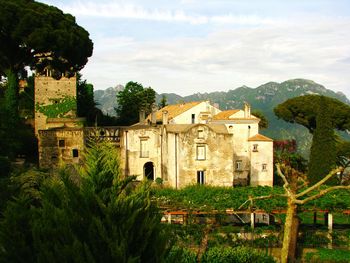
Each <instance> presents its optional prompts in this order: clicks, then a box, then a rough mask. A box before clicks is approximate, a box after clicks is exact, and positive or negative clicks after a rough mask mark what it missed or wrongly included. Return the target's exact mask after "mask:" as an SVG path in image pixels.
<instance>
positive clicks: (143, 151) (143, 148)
mask: <svg viewBox="0 0 350 263" xmlns="http://www.w3.org/2000/svg"><path fill="white" fill-rule="evenodd" d="M147 144H148V142H147V140H141V141H140V158H148V156H149V151H148V145H147Z"/></svg>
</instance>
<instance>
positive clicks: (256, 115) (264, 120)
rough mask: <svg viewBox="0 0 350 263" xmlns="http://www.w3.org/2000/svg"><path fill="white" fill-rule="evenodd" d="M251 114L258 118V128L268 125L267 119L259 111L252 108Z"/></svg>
mask: <svg viewBox="0 0 350 263" xmlns="http://www.w3.org/2000/svg"><path fill="white" fill-rule="evenodd" d="M252 114H253V115H254V116H255V117H258V118H259V119H260V122H259V128H260V129H267V128H268V127H269V120H268V119H267V118H266V117H265V115H264V114H263V113H262V112H261V111H259V110H254V111H252Z"/></svg>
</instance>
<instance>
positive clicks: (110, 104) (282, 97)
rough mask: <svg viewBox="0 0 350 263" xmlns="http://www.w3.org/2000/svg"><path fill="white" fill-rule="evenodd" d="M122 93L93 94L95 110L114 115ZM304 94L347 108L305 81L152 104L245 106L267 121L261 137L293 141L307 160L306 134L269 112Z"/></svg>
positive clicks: (329, 92)
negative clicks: (332, 100) (117, 95)
mask: <svg viewBox="0 0 350 263" xmlns="http://www.w3.org/2000/svg"><path fill="white" fill-rule="evenodd" d="M122 89H123V86H121V85H118V86H116V87H115V88H108V89H106V90H96V91H95V92H94V97H95V101H96V102H97V103H98V105H99V106H98V107H99V108H100V109H101V110H102V111H103V112H104V113H107V114H109V115H111V116H113V115H115V111H114V108H115V107H116V94H117V92H118V91H120V90H122ZM308 94H319V95H324V96H328V97H332V98H336V99H338V100H340V101H342V102H344V103H346V104H349V105H350V101H349V99H348V98H347V97H346V96H345V95H344V94H343V93H341V92H334V91H332V90H329V89H326V88H325V87H324V86H322V85H320V84H318V83H316V82H314V81H312V80H306V79H292V80H287V81H284V82H282V83H277V82H268V83H266V84H263V85H261V86H258V87H257V88H251V87H247V86H241V87H239V88H236V89H233V90H228V91H227V92H224V91H220V92H210V93H195V94H192V95H189V96H180V95H177V94H175V93H162V94H157V95H156V101H157V102H159V101H160V99H161V98H162V96H163V95H164V96H166V98H167V102H168V104H175V103H179V102H189V101H203V100H209V101H210V102H211V103H212V104H214V103H215V104H217V105H218V106H219V108H220V109H221V110H227V109H241V108H242V107H243V103H244V102H248V103H249V104H250V105H251V106H252V110H259V111H261V112H262V113H263V114H264V115H265V116H266V118H267V119H268V121H269V127H268V128H267V129H265V130H262V131H261V133H262V134H264V135H266V136H269V137H271V138H273V139H275V140H282V139H296V140H297V144H298V150H299V152H300V153H301V154H303V155H304V156H305V157H307V156H308V151H309V148H310V142H311V135H310V134H309V132H308V130H307V129H306V128H304V127H303V126H301V125H298V124H290V123H287V122H285V121H283V120H279V119H278V118H277V117H276V116H275V114H274V113H273V108H274V107H276V106H277V105H278V104H280V103H282V102H284V101H286V100H287V99H290V98H294V97H298V96H303V95H308Z"/></svg>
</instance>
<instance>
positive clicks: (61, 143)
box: [58, 140, 66, 147]
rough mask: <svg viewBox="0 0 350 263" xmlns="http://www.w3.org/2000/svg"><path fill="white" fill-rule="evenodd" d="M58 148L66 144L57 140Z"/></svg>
mask: <svg viewBox="0 0 350 263" xmlns="http://www.w3.org/2000/svg"><path fill="white" fill-rule="evenodd" d="M58 146H59V147H64V146H66V142H65V141H64V140H58Z"/></svg>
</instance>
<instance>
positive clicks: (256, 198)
mask: <svg viewBox="0 0 350 263" xmlns="http://www.w3.org/2000/svg"><path fill="white" fill-rule="evenodd" d="M274 197H288V195H286V194H270V195H264V196H257V197H252V196H249V199H248V200H246V201H245V202H244V203H243V204H241V205H240V207H238V210H240V209H241V208H242V207H243V206H244V205H245V204H246V203H248V202H250V203H251V204H253V201H255V200H263V199H271V198H274Z"/></svg>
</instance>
